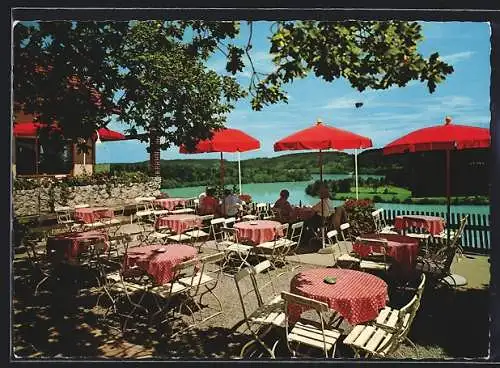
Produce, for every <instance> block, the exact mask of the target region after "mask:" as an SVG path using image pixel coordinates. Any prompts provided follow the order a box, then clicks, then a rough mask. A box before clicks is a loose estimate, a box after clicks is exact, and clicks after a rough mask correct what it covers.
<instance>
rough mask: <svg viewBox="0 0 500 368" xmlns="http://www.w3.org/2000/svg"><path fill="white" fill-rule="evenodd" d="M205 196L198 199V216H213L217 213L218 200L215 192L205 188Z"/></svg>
mask: <svg viewBox="0 0 500 368" xmlns="http://www.w3.org/2000/svg"><path fill="white" fill-rule="evenodd" d="M205 193H206V195H205V196H204V197H201V199H200V207H199V209H198V211H199V214H200V215H215V214H217V213H218V211H219V200H218V199H217V198H216V197H215V190H214V189H213V188H207V190H206V192H205Z"/></svg>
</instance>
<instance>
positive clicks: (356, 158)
mask: <svg viewBox="0 0 500 368" xmlns="http://www.w3.org/2000/svg"><path fill="white" fill-rule="evenodd" d="M354 172H355V175H356V200H358V199H359V195H358V149H357V148H355V149H354Z"/></svg>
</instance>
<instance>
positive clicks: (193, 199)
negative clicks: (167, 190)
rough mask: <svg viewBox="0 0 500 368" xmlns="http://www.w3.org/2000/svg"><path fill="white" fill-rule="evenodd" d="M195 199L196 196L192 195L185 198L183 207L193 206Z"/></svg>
mask: <svg viewBox="0 0 500 368" xmlns="http://www.w3.org/2000/svg"><path fill="white" fill-rule="evenodd" d="M195 199H197V198H195V197H193V198H188V199H186V202H185V203H184V207H185V208H195V202H194V201H195Z"/></svg>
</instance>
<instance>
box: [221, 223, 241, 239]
mask: <svg viewBox="0 0 500 368" xmlns="http://www.w3.org/2000/svg"><path fill="white" fill-rule="evenodd" d="M221 230H222V238H223V239H224V240H228V241H232V242H235V243H238V230H237V229H234V228H232V227H225V226H224V227H222V228H221Z"/></svg>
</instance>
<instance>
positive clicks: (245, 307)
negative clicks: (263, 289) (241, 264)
mask: <svg viewBox="0 0 500 368" xmlns="http://www.w3.org/2000/svg"><path fill="white" fill-rule="evenodd" d="M254 272H255V271H254V267H245V268H243V269H241V270H240V271H239V272H238V273H237V274H236V275H235V276H234V282H235V283H236V289H237V291H238V297H239V299H240V304H241V309H242V311H243V318H244V319H245V323H246V324H247V326H248V327H249V328H250V325H249V321H248V316H250V315H251V314H252V313H253V312H254V311H255V310H256V309H257V308H258V307H260V306H261V304H260V302H261V297H260V296H259V295H260V294H259V291H258V288H257V285H256V283H255V278H254V277H252V275H253V273H254ZM244 280H248V281H249V282H246V283H245V282H243V281H244ZM255 300H257V301H258V303H257V305H256V306H255V307H254V308H251V306H250V303H251V301H255Z"/></svg>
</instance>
